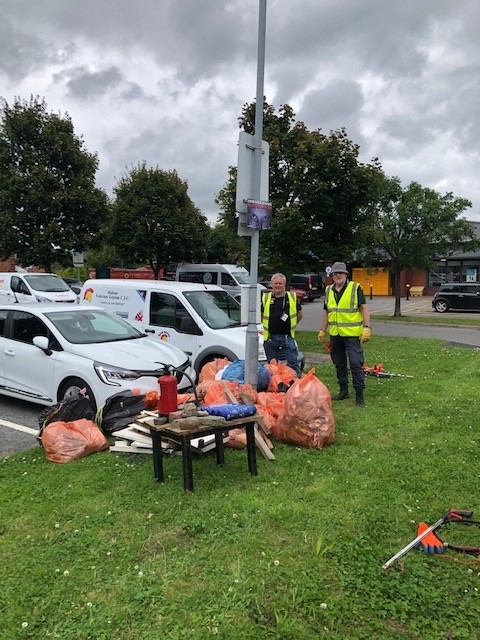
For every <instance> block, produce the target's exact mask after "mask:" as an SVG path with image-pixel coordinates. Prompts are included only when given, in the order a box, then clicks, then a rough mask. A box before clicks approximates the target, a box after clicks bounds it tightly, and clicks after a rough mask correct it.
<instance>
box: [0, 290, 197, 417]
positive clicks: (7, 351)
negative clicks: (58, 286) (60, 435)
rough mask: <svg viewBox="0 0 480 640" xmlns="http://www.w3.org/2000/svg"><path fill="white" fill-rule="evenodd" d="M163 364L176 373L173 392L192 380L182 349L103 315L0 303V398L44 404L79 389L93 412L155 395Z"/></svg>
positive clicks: (91, 308) (96, 311)
mask: <svg viewBox="0 0 480 640" xmlns="http://www.w3.org/2000/svg"><path fill="white" fill-rule="evenodd" d="M164 365H169V366H171V367H174V368H175V369H176V371H174V372H173V373H174V375H175V376H176V377H177V381H178V383H179V384H178V386H179V389H186V388H188V387H190V386H191V381H190V380H189V378H188V377H187V376H189V377H190V379H192V380H194V377H195V371H194V370H193V368H192V367H191V364H190V360H189V358H188V357H187V355H186V354H185V353H184V352H183V351H181V350H180V349H178V348H177V347H174V346H173V345H170V344H166V343H164V342H162V341H159V340H152V339H151V338H148V337H146V336H145V334H143V333H142V332H141V331H139V330H138V329H136V328H135V327H133V326H132V325H131V324H129V323H128V322H126V321H125V320H123V319H122V318H120V317H118V316H115V315H114V314H112V313H110V312H109V311H105V310H104V309H101V308H98V307H94V306H88V307H82V306H77V305H71V304H60V303H58V302H57V303H34V304H15V305H9V304H5V305H0V394H4V395H7V396H11V397H13V398H20V399H22V400H27V401H30V402H35V403H38V404H42V405H51V404H56V403H57V402H58V401H60V400H62V399H63V398H65V397H70V396H72V395H73V394H75V393H77V392H78V390H80V389H86V392H87V395H88V396H89V398H90V401H91V403H92V406H93V408H94V410H96V409H97V408H98V407H100V406H102V405H103V404H104V403H105V400H106V399H107V398H108V397H109V396H111V395H113V394H115V393H118V392H119V391H122V390H127V389H134V388H137V389H140V391H141V392H142V393H145V392H146V391H149V390H152V389H158V382H157V377H158V376H159V375H161V373H163V372H164V371H165V367H164ZM149 372H151V375H146V373H149ZM183 373H185V374H187V375H183Z"/></svg>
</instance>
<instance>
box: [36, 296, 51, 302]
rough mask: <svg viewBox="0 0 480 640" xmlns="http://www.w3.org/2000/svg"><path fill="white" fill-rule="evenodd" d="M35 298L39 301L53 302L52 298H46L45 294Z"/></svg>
mask: <svg viewBox="0 0 480 640" xmlns="http://www.w3.org/2000/svg"><path fill="white" fill-rule="evenodd" d="M35 299H36V301H37V302H51V300H49V299H48V298H45V296H35Z"/></svg>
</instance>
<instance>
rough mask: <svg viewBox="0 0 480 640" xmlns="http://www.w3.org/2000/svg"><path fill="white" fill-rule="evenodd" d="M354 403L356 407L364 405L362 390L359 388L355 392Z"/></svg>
mask: <svg viewBox="0 0 480 640" xmlns="http://www.w3.org/2000/svg"><path fill="white" fill-rule="evenodd" d="M355 404H356V405H357V407H364V406H365V398H364V397H363V390H361V389H360V390H359V391H356V392H355Z"/></svg>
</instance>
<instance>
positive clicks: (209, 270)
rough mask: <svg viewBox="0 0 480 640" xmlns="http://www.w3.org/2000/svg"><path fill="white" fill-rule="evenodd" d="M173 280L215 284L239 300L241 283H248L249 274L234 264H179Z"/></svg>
mask: <svg viewBox="0 0 480 640" xmlns="http://www.w3.org/2000/svg"><path fill="white" fill-rule="evenodd" d="M175 280H176V281H177V282H197V283H200V284H202V283H203V284H216V285H218V286H219V287H221V288H222V289H224V290H225V291H226V292H227V293H229V294H230V295H231V296H233V297H234V298H236V299H237V300H238V301H239V302H240V296H241V285H242V284H243V285H249V284H250V274H249V273H248V271H247V270H246V269H245V268H244V267H237V265H235V264H180V265H178V267H177V271H176V273H175ZM262 288H263V287H262Z"/></svg>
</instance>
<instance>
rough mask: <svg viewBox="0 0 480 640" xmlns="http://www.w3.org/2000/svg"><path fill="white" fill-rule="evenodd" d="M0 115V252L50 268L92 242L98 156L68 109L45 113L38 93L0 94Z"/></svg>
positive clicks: (100, 209)
mask: <svg viewBox="0 0 480 640" xmlns="http://www.w3.org/2000/svg"><path fill="white" fill-rule="evenodd" d="M1 117H2V120H1V122H0V255H1V256H3V257H8V256H10V255H12V254H16V256H17V260H18V261H19V262H20V263H22V264H24V265H30V264H34V265H37V266H39V267H43V268H44V269H46V270H47V271H50V270H51V265H52V263H53V262H58V263H60V264H68V263H69V262H71V253H70V252H71V251H72V250H73V251H84V250H86V249H87V248H88V247H90V246H92V245H93V244H94V242H95V239H96V236H97V233H98V231H99V229H100V227H101V225H102V219H103V217H104V214H105V211H106V208H107V196H106V194H105V193H104V192H103V191H101V190H100V189H97V188H96V187H95V173H96V171H97V168H98V159H97V156H96V155H95V154H90V153H88V152H87V151H85V149H84V148H83V141H82V140H81V139H80V138H78V137H77V136H75V134H74V130H73V124H72V121H71V119H70V117H69V116H68V114H65V115H64V116H61V115H58V114H54V113H47V107H46V104H45V101H44V100H40V99H39V98H38V97H37V98H33V97H32V98H30V101H29V102H26V101H22V100H20V99H19V98H17V99H15V101H14V103H13V105H12V106H10V105H9V104H8V103H7V102H6V101H2V111H1Z"/></svg>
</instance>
